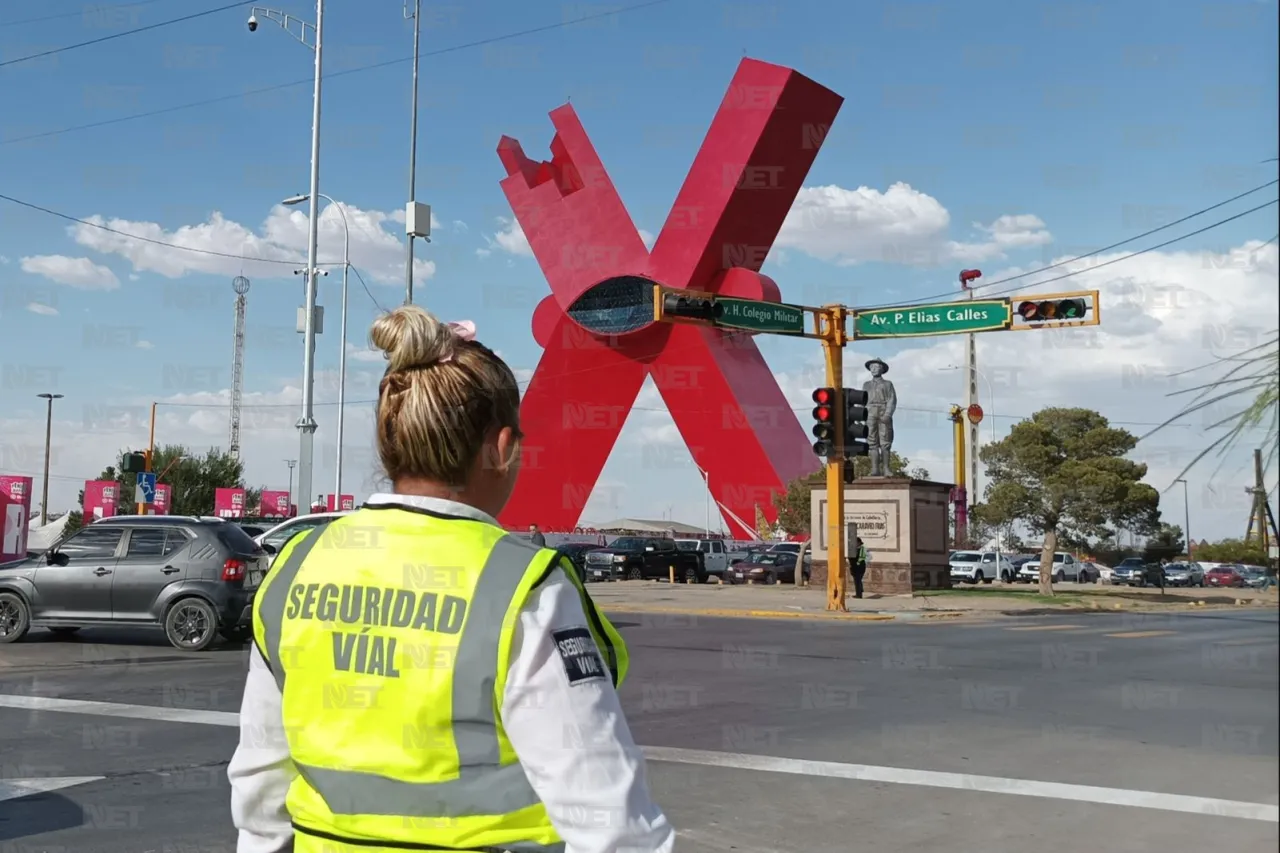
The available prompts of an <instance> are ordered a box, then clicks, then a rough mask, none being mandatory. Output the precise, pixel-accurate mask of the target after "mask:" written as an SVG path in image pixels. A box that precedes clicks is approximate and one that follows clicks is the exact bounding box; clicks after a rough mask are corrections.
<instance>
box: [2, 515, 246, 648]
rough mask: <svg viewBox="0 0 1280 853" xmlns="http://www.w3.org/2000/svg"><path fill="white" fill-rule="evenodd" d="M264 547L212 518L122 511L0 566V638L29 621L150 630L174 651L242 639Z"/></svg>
mask: <svg viewBox="0 0 1280 853" xmlns="http://www.w3.org/2000/svg"><path fill="white" fill-rule="evenodd" d="M267 567H268V559H267V552H266V551H265V550H264V549H263V548H262V547H261V546H259V545H258V544H257V543H255V542H254V541H253V540H252V539H250V538H249V536H248V534H246V533H245V532H244V531H243V530H241V529H240V528H239V527H238V526H237V525H235V524H231V523H229V522H227V521H224V520H223V519H220V518H198V517H194V516H176V515H141V516H139V515H124V516H116V517H113V518H105V519H100V520H98V521H95V522H93V523H92V524H89V525H87V526H85V527H83V528H81V529H80V530H79V531H77V532H76V533H75V534H73V535H72V536H71V537H69V538H68V539H66V540H65V541H63V542H61V543H59V544H58V545H57V547H55V548H52V549H50V550H49V551H48V552H46V553H45V554H44V555H43V556H40V557H35V558H33V559H29V560H24V561H21V562H19V563H10V564H6V566H5V567H4V568H3V569H0V643H12V642H16V641H17V640H20V639H22V637H23V636H24V635H25V634H26V633H27V631H28V630H29V629H31V628H48V629H49V630H51V631H53V632H54V633H55V634H58V635H61V636H69V635H71V634H74V633H75V632H76V631H79V630H80V629H81V628H89V627H94V628H97V627H126V626H127V627H139V626H142V627H160V628H162V629H163V630H164V633H165V638H166V639H167V640H168V641H169V643H170V644H171V645H173V646H174V647H176V648H179V649H182V650H183V651H191V652H198V651H201V650H203V649H205V648H208V646H209V644H210V643H212V642H213V641H214V640H216V639H217V637H218V635H219V634H221V635H222V636H224V637H226V638H227V639H229V640H242V639H245V638H247V637H248V636H249V632H250V630H251V625H252V608H253V597H254V593H255V592H256V591H257V589H258V587H259V585H261V583H262V578H263V575H264V574H265V573H266V571H267Z"/></svg>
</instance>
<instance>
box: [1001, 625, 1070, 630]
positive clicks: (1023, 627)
mask: <svg viewBox="0 0 1280 853" xmlns="http://www.w3.org/2000/svg"><path fill="white" fill-rule="evenodd" d="M1083 627H1084V626H1083V625H1020V626H1019V627H1017V628H1005V630H1006V631H1078V630H1080V629H1081V628H1083Z"/></svg>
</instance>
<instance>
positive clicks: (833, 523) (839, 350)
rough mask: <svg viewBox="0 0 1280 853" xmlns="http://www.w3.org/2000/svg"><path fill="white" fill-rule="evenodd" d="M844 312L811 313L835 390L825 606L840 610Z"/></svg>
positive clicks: (833, 308)
mask: <svg viewBox="0 0 1280 853" xmlns="http://www.w3.org/2000/svg"><path fill="white" fill-rule="evenodd" d="M848 313H849V309H847V308H846V307H845V306H843V305H824V306H823V307H822V308H821V309H819V310H817V311H815V312H814V315H813V317H814V326H815V332H816V335H815V336H816V337H819V338H821V339H822V353H823V355H824V356H826V362H827V386H828V387H830V388H833V389H835V400H833V401H832V403H831V410H832V420H833V422H834V424H835V433H836V434H835V436H834V441H833V442H832V443H833V445H834V447H833V448H832V450H833V453H832V455H831V456H830V457H828V459H827V609H828V610H839V611H842V612H846V611H848V609H849V607H848V604H847V603H846V597H847V595H848V590H849V576H848V571H849V567H848V565H847V563H848V556H847V554H846V553H845V550H846V549H845V541H844V537H845V532H844V454H845V447H844V438H845V435H844V433H845V423H844V418H845V405H844V402H845V401H844V347H845V344H847V343H848V340H849V339H848V334H847V332H846V330H845V320H846V318H847V316H848ZM815 532H816V531H815Z"/></svg>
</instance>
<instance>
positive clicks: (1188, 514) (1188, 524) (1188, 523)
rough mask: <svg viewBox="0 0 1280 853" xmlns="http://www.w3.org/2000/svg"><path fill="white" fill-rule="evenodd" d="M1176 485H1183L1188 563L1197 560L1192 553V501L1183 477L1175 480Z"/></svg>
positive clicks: (1183, 530)
mask: <svg viewBox="0 0 1280 853" xmlns="http://www.w3.org/2000/svg"><path fill="white" fill-rule="evenodd" d="M1174 482H1175V483H1181V484H1182V522H1183V525H1184V527H1183V529H1182V535H1183V536H1184V537H1186V540H1187V560H1188V562H1189V561H1191V560H1193V559H1195V555H1194V554H1192V552H1191V501H1190V500H1188V498H1187V481H1186V480H1185V479H1183V478H1182V477H1179V478H1178V479H1176V480H1174Z"/></svg>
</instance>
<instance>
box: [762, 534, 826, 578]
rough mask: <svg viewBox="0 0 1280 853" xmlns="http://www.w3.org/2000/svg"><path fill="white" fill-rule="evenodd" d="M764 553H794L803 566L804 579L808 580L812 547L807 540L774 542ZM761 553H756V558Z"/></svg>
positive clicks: (811, 562) (811, 560) (810, 571)
mask: <svg viewBox="0 0 1280 853" xmlns="http://www.w3.org/2000/svg"><path fill="white" fill-rule="evenodd" d="M764 553H765V554H795V555H796V558H797V559H798V560H799V561H800V565H801V566H802V567H803V568H802V569H801V571H803V572H804V579H805V580H806V581H808V580H809V575H810V573H812V571H813V547H812V546H811V543H809V542H776V543H774V544H773V545H770V546H769V547H768V549H766V550H765V552H764ZM761 556H763V555H757V557H756V559H757V560H758V559H759V558H760V557H761Z"/></svg>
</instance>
